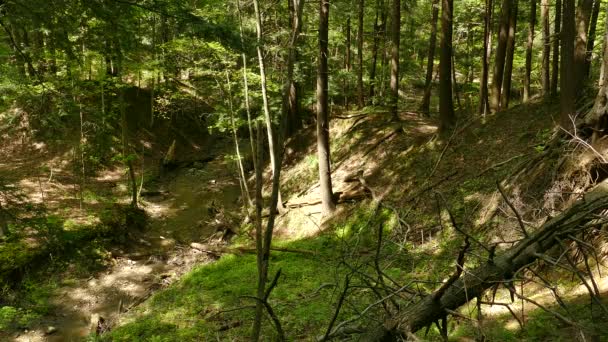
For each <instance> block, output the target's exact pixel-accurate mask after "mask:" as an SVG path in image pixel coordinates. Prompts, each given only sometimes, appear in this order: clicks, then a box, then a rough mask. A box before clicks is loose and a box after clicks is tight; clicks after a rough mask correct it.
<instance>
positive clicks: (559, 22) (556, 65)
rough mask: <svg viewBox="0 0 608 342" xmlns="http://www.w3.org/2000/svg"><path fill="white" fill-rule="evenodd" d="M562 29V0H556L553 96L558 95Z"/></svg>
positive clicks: (552, 77)
mask: <svg viewBox="0 0 608 342" xmlns="http://www.w3.org/2000/svg"><path fill="white" fill-rule="evenodd" d="M543 1H544V0H543ZM561 30H562V0H555V25H554V30H553V36H554V37H553V61H552V67H551V69H552V71H551V96H556V95H557V87H558V84H559V61H560V43H561Z"/></svg>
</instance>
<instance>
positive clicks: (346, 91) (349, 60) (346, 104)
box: [328, 0, 352, 109]
mask: <svg viewBox="0 0 608 342" xmlns="http://www.w3.org/2000/svg"><path fill="white" fill-rule="evenodd" d="M328 1H329V0H328ZM351 44H352V43H351V28H350V16H349V17H348V18H347V19H346V42H345V45H346V49H345V56H344V67H345V68H346V72H347V73H350V70H351V69H352V57H351V51H350V46H351ZM342 93H343V94H344V107H346V108H347V109H348V108H349V105H350V87H349V84H348V80H344V84H343V89H342Z"/></svg>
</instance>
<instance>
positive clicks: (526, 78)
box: [523, 0, 550, 102]
mask: <svg viewBox="0 0 608 342" xmlns="http://www.w3.org/2000/svg"><path fill="white" fill-rule="evenodd" d="M536 1H537V0H530V22H529V23H528V45H527V46H526V74H525V75H524V99H523V100H524V102H528V101H529V100H530V96H531V93H530V83H531V81H530V74H531V73H532V47H533V46H534V26H535V25H536ZM549 48H550V47H549ZM543 51H544V49H543ZM547 59H549V57H547ZM547 69H548V68H547ZM547 93H548V92H547Z"/></svg>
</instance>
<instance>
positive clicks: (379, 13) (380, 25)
mask: <svg viewBox="0 0 608 342" xmlns="http://www.w3.org/2000/svg"><path fill="white" fill-rule="evenodd" d="M378 18H380V21H379V20H378ZM385 19H386V8H385V6H384V0H377V1H376V18H375V19H374V45H373V46H372V65H371V69H370V73H369V82H370V84H369V97H370V99H373V97H374V95H375V86H376V69H377V64H378V50H380V38H381V37H384V34H385V31H386V20H385Z"/></svg>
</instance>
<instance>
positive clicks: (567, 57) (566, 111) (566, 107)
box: [560, 0, 576, 131]
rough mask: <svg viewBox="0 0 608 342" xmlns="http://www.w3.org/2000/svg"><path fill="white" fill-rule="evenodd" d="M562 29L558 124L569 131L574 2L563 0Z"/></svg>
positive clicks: (572, 106) (572, 94) (573, 90)
mask: <svg viewBox="0 0 608 342" xmlns="http://www.w3.org/2000/svg"><path fill="white" fill-rule="evenodd" d="M563 3H564V8H563V13H562V14H563V19H564V21H563V27H562V34H561V38H562V51H561V66H560V67H561V75H560V88H561V101H560V104H561V115H560V124H561V126H562V128H564V129H566V130H568V131H570V130H571V129H572V122H571V121H570V118H571V116H573V115H574V114H575V110H576V107H575V99H576V82H573V81H574V80H575V79H576V69H575V65H574V36H575V33H576V23H575V20H574V15H575V4H574V0H563Z"/></svg>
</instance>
